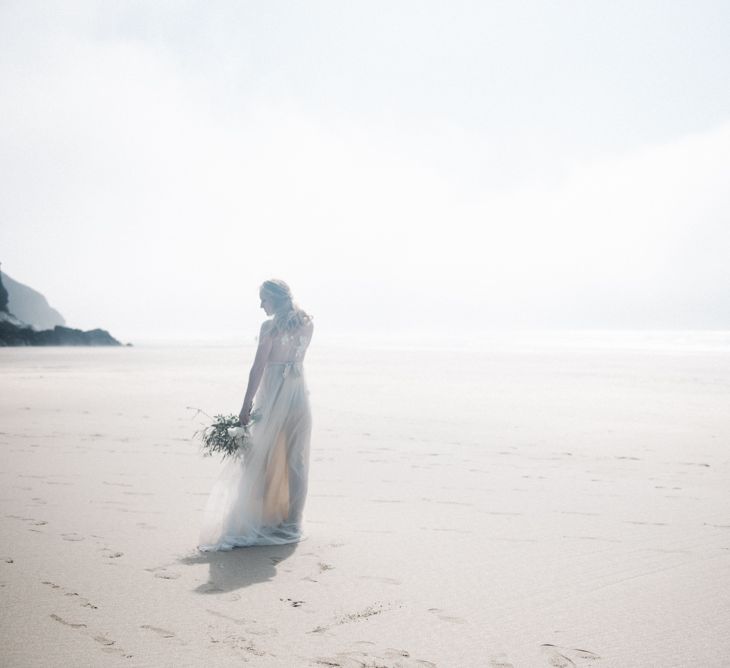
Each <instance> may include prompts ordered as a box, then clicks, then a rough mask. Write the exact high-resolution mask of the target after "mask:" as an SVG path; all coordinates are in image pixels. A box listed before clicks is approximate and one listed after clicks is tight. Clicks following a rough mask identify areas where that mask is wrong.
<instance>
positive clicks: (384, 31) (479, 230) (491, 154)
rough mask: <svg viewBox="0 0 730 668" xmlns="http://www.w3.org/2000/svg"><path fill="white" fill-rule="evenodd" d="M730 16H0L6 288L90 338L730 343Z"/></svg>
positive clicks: (155, 9)
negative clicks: (31, 294)
mask: <svg viewBox="0 0 730 668" xmlns="http://www.w3.org/2000/svg"><path fill="white" fill-rule="evenodd" d="M728 34H730V3H727V2H725V1H724V0H722V1H706V0H705V1H703V0H696V1H694V2H688V1H681V2H680V1H678V0H661V1H656V2H653V1H644V0H631V1H621V0H618V1H612V2H604V1H593V0H575V1H565V0H558V1H556V2H544V1H540V2H537V1H534V2H530V1H519V2H518V1H507V0H505V1H501V2H494V1H492V2H489V1H486V0H485V1H480V2H467V1H450V2H429V1H413V2H409V1H397V0H394V1H389V2H379V1H368V2H365V1H362V2H347V3H345V2H339V1H336V0H332V1H331V2H316V1H313V2H272V1H267V2H263V1H262V2H241V1H231V2H223V1H220V2H216V1H206V2H190V1H189V2H185V1H180V2H165V1H159V0H156V1H155V2H115V3H109V2H74V1H72V0H69V1H65V2H33V1H22V2H12V1H7V0H5V1H2V2H0V179H2V183H3V187H2V188H1V189H0V262H2V270H3V271H4V272H6V273H8V274H9V275H10V276H12V277H13V278H14V279H16V280H18V281H21V282H23V283H25V284H27V285H30V286H31V287H33V288H35V289H37V290H39V291H41V292H42V293H43V294H44V295H45V296H46V297H47V298H48V300H49V302H50V303H51V304H52V305H53V306H54V307H55V308H57V309H58V310H59V311H61V313H62V314H63V315H64V317H65V318H66V321H67V323H68V324H69V325H71V326H75V327H80V328H84V329H88V328H92V327H104V328H106V329H109V330H110V331H111V332H112V333H113V334H115V335H117V336H118V338H124V339H130V338H134V337H155V336H159V337H168V336H174V337H176V338H185V337H193V336H210V337H219V336H220V337H223V338H226V337H231V336H246V337H248V336H249V335H251V336H253V335H254V334H255V333H256V331H257V329H258V323H259V321H260V320H261V319H262V318H263V317H264V316H263V312H262V311H261V310H260V309H259V302H258V286H259V284H260V283H261V282H262V281H263V280H265V279H267V278H270V277H278V278H282V279H284V280H286V281H287V282H288V283H289V284H290V285H291V287H292V290H293V292H294V295H295V298H296V299H297V301H298V302H299V303H300V304H301V305H302V306H303V307H304V308H305V309H307V310H308V311H310V312H311V313H313V314H314V316H315V318H316V322H317V323H319V326H320V327H323V328H324V329H325V331H329V332H334V333H340V332H342V333H347V332H359V333H361V334H363V335H365V336H367V335H368V333H370V332H372V333H376V332H378V333H386V334H387V333H388V332H405V333H409V332H411V333H419V332H420V333H424V332H445V333H458V332H462V331H469V332H478V331H482V330H485V331H486V330H490V329H495V328H628V329H631V328H639V329H674V328H676V329H702V328H726V329H728V328H730V309H728V304H730V261H729V260H730V188H728V184H730V86H728V81H730V40H728V39H727V35H728Z"/></svg>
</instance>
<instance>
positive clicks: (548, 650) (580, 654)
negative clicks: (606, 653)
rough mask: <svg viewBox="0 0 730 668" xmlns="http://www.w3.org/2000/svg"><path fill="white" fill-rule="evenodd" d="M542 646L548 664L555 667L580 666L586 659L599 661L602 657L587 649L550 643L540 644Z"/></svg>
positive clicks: (568, 667)
mask: <svg viewBox="0 0 730 668" xmlns="http://www.w3.org/2000/svg"><path fill="white" fill-rule="evenodd" d="M540 648H541V649H542V653H543V656H544V657H545V660H546V661H547V663H548V665H549V666H554V668H570V667H571V666H580V665H584V663H583V662H584V661H597V660H598V659H600V658H601V657H600V656H598V654H594V653H593V652H590V651H588V650H585V649H575V648H568V647H558V646H557V645H551V644H550V643H545V644H543V645H540ZM574 659H575V660H574Z"/></svg>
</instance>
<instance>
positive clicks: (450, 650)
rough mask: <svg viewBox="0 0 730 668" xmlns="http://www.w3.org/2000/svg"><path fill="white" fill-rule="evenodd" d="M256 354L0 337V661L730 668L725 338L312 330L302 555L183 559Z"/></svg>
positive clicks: (189, 552)
mask: <svg viewBox="0 0 730 668" xmlns="http://www.w3.org/2000/svg"><path fill="white" fill-rule="evenodd" d="M724 341H727V337H726V339H724ZM252 345H253V344H251V345H247V346H234V345H212V344H196V345H193V344H190V345H183V344H175V345H172V344H170V345H162V344H149V345H138V346H135V347H133V348H119V349H88V348H87V349H70V348H48V349H29V348H25V349H24V348H15V349H0V393H1V395H2V404H0V448H2V459H1V465H0V482H1V483H2V492H0V497H1V498H2V504H1V510H2V512H1V513H0V527H1V530H0V535H1V543H0V590H1V591H2V600H3V605H2V608H1V612H0V615H1V616H2V624H1V627H2V631H0V663H2V665H6V666H17V667H20V666H71V665H73V666H100V665H104V666H106V665H109V666H116V665H120V666H203V665H210V666H237V665H241V664H244V663H245V664H248V665H251V666H263V667H266V666H303V667H304V666H311V667H317V666H330V667H336V666H341V667H343V668H344V667H347V668H351V667H359V666H368V667H376V666H377V667H396V666H402V667H404V668H406V667H407V668H411V667H427V666H439V667H461V666H464V667H472V666H474V667H477V666H480V667H488V668H509V667H510V666H513V667H514V668H521V667H526V668H532V667H539V666H548V667H550V666H553V667H557V668H562V667H571V666H596V667H601V668H604V667H614V666H615V667H622V668H626V667H631V666H637V667H645V666H657V667H662V668H666V667H670V666H678V667H687V666H704V667H709V666H730V634H728V629H729V628H730V492H729V491H728V490H729V480H730V455H729V454H728V452H729V451H728V445H729V444H730V412H729V403H728V399H729V397H730V346H727V345H724V344H718V345H716V346H714V347H713V346H703V345H694V344H693V341H692V340H691V339H687V340H684V341H683V340H679V341H677V340H674V342H673V343H672V344H671V345H665V346H663V345H659V344H658V343H657V342H656V341H654V343H652V342H651V341H649V343H648V344H647V345H645V346H637V345H632V344H631V343H630V342H629V343H626V342H624V343H623V344H622V345H618V346H612V345H603V346H599V345H593V344H591V343H590V342H587V343H586V342H583V343H582V344H580V345H579V344H576V343H575V341H573V342H569V343H567V344H565V345H555V342H552V343H550V344H546V345H527V344H525V345H514V346H510V345H503V346H494V345H490V344H489V343H488V342H486V343H484V344H483V345H482V346H481V347H479V346H472V347H464V348H460V349H448V348H444V347H441V348H439V347H429V346H420V347H415V348H414V347H413V346H408V345H403V346H397V345H392V346H379V347H375V346H371V347H368V346H366V345H358V346H357V347H355V348H352V347H347V346H346V345H344V344H338V345H335V344H331V345H325V344H320V343H318V342H315V343H314V344H313V346H312V349H311V351H310V354H309V358H308V360H307V374H308V381H309V386H310V391H311V399H312V408H313V415H314V432H313V438H312V448H313V450H312V463H311V477H310V486H309V498H308V502H307V508H306V513H305V520H306V521H305V531H306V534H307V537H306V540H305V541H303V542H302V543H300V544H298V545H295V546H286V547H262V548H248V549H240V550H235V551H233V552H230V553H217V554H201V553H198V552H197V551H196V549H195V548H196V541H197V538H198V530H199V525H200V520H201V516H202V510H203V506H204V504H205V500H206V496H207V494H208V492H209V490H210V488H211V485H212V483H213V481H214V480H215V477H216V475H217V472H218V471H219V470H220V469H221V463H220V462H219V461H216V460H213V459H206V458H202V457H201V456H200V453H199V450H198V447H197V445H196V444H195V443H194V442H193V441H192V440H191V435H192V433H193V432H194V431H195V429H196V428H197V426H198V424H199V418H198V419H196V418H195V417H194V414H195V411H193V410H189V409H188V408H187V407H196V408H200V409H203V410H204V411H206V412H208V413H211V414H212V413H215V412H235V411H237V410H238V409H239V407H240V401H241V398H242V395H243V391H244V389H245V381H246V376H247V373H248V367H249V365H250V363H251V360H252V355H253V347H252Z"/></svg>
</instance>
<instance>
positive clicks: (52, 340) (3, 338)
mask: <svg viewBox="0 0 730 668" xmlns="http://www.w3.org/2000/svg"><path fill="white" fill-rule="evenodd" d="M121 345H122V344H121V343H120V342H119V341H117V340H116V339H115V338H114V337H113V336H112V335H111V334H109V332H107V331H106V330H105V329H91V330H89V331H87V332H84V331H82V330H80V329H71V328H70V327H61V326H60V325H56V326H55V327H54V328H53V329H42V330H41V331H36V330H35V329H33V328H32V327H27V326H26V327H23V326H18V325H16V324H15V323H13V322H10V321H8V320H2V321H0V346H121Z"/></svg>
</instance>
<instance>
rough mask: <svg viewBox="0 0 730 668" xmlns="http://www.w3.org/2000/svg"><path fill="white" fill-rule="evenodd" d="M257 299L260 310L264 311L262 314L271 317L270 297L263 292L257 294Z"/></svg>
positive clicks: (272, 308) (271, 304) (271, 305)
mask: <svg viewBox="0 0 730 668" xmlns="http://www.w3.org/2000/svg"><path fill="white" fill-rule="evenodd" d="M259 297H260V299H261V308H262V309H264V313H266V315H273V314H274V305H273V303H272V302H271V297H270V296H269V295H267V294H266V293H265V292H264V291H263V290H262V291H261V292H259Z"/></svg>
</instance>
